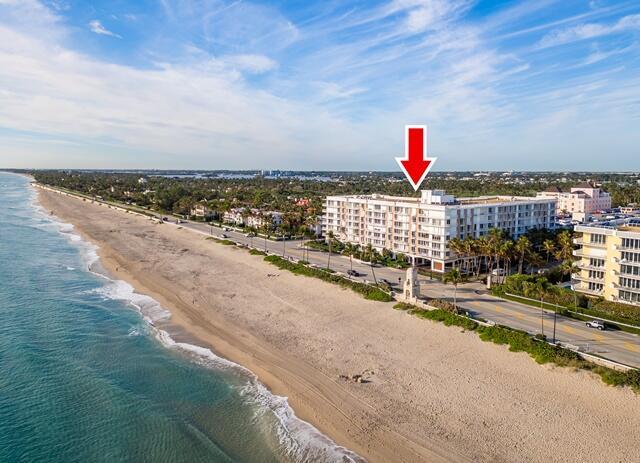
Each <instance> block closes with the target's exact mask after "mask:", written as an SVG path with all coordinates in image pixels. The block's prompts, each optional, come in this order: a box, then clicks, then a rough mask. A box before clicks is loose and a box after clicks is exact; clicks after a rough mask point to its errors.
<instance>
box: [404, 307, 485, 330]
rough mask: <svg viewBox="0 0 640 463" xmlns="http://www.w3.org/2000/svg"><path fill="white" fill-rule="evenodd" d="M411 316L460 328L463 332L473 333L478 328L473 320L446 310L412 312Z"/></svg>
mask: <svg viewBox="0 0 640 463" xmlns="http://www.w3.org/2000/svg"><path fill="white" fill-rule="evenodd" d="M413 314H414V315H416V316H417V317H420V318H426V319H427V320H433V321H437V322H442V323H444V324H445V325H446V326H451V325H454V326H461V327H462V328H464V329H465V330H469V331H473V330H475V329H476V328H478V324H477V323H476V322H474V321H473V320H471V319H469V318H466V317H462V316H460V315H456V314H454V313H451V312H449V311H447V310H443V309H435V310H420V309H417V310H414V311H413Z"/></svg>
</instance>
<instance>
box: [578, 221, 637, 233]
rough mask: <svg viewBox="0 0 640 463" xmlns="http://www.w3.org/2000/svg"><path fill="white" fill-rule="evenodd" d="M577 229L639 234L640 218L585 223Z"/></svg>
mask: <svg viewBox="0 0 640 463" xmlns="http://www.w3.org/2000/svg"><path fill="white" fill-rule="evenodd" d="M579 227H586V228H606V229H609V230H620V231H632V232H640V217H629V218H626V219H614V220H606V221H602V222H592V223H585V224H580V225H579Z"/></svg>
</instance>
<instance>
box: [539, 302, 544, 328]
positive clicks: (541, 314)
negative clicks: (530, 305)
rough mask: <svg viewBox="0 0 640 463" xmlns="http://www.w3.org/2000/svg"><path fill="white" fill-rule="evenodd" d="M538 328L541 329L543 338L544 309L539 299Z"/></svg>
mask: <svg viewBox="0 0 640 463" xmlns="http://www.w3.org/2000/svg"><path fill="white" fill-rule="evenodd" d="M540 326H541V327H542V336H544V307H543V305H542V299H540Z"/></svg>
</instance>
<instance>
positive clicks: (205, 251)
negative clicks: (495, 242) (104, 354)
mask: <svg viewBox="0 0 640 463" xmlns="http://www.w3.org/2000/svg"><path fill="white" fill-rule="evenodd" d="M39 197H40V201H41V203H42V205H43V207H45V208H46V209H47V210H50V211H53V212H54V213H55V215H56V216H58V217H59V218H61V219H62V220H64V221H66V222H69V223H72V224H74V225H75V226H76V228H77V230H78V231H79V232H80V233H81V234H82V235H83V236H84V238H85V239H87V240H89V241H91V242H93V243H94V244H96V245H97V246H98V247H99V254H100V257H101V259H102V263H103V265H104V267H105V268H106V269H107V270H108V271H109V272H110V273H112V274H113V275H114V276H115V277H117V278H120V279H123V280H126V281H128V282H129V283H131V284H132V285H133V286H134V287H135V288H136V290H137V291H139V292H141V293H145V294H148V295H150V296H152V297H154V298H155V299H157V300H158V301H159V302H160V303H161V304H162V305H163V306H164V307H165V308H167V309H168V310H170V311H171V313H172V318H171V321H170V323H169V324H168V325H167V326H166V327H165V328H167V329H168V330H169V331H171V332H172V333H174V335H175V336H177V337H182V338H183V339H185V338H186V339H189V340H191V342H194V343H196V344H200V345H203V346H208V347H210V348H211V349H212V350H213V351H214V352H216V353H217V354H218V355H220V356H222V357H225V358H228V359H229V360H232V361H234V362H237V363H239V364H242V365H244V366H245V367H247V368H249V369H250V370H252V371H253V372H254V373H256V374H257V375H258V377H259V378H260V380H261V381H262V382H263V383H264V384H266V385H267V387H269V389H270V390H271V391H273V392H274V393H276V394H278V395H283V396H287V397H288V398H289V402H290V404H291V406H292V407H293V408H294V410H295V411H296V414H297V415H298V416H299V417H301V418H302V419H304V420H306V421H309V422H311V423H312V424H313V425H315V426H316V427H317V428H318V429H320V430H321V431H322V432H324V433H325V434H327V435H328V436H330V437H331V438H332V439H334V440H335V441H336V442H337V443H339V444H340V445H343V446H345V447H347V448H349V449H351V450H353V451H355V452H357V453H359V454H361V455H362V456H364V457H365V458H367V459H369V460H370V461H374V462H391V461H394V462H396V461H406V462H419V461H429V462H439V461H487V462H488V461H492V462H493V461H505V462H513V461H528V462H550V461H557V462H585V461H624V462H630V461H640V457H639V456H638V455H639V454H638V450H637V443H638V442H640V397H638V396H636V395H635V394H634V393H633V392H632V391H630V390H628V389H616V388H612V387H609V386H606V385H604V384H603V383H602V382H601V381H600V380H599V379H598V378H595V377H593V376H592V375H591V374H590V373H586V372H582V371H578V372H576V371H573V370H571V369H564V368H556V367H553V366H548V365H547V366H540V365H537V364H536V363H535V362H533V360H531V359H530V358H529V357H528V355H526V354H523V353H519V354H516V353H511V352H509V351H508V350H507V349H506V347H504V346H497V345H494V344H489V343H483V342H482V341H480V340H479V338H478V337H477V336H476V335H475V334H473V333H468V332H463V331H461V330H460V329H459V328H451V327H445V326H443V325H441V324H437V323H432V322H429V321H426V320H420V319H417V318H415V317H412V316H410V315H408V314H406V313H404V312H400V311H396V310H393V309H392V305H393V304H392V303H379V302H372V301H366V300H364V299H362V298H361V297H360V296H358V295H357V294H355V293H353V292H351V291H348V290H344V289H341V288H338V287H336V286H334V285H331V284H328V283H325V282H322V281H319V280H315V279H311V278H306V277H302V276H295V275H292V274H289V273H287V272H285V271H280V270H278V269H277V268H275V267H273V266H271V265H269V264H267V263H265V262H264V261H263V260H262V258H261V257H260V256H251V255H249V254H248V252H247V251H246V250H243V249H238V248H235V247H232V246H224V245H221V244H218V243H215V242H212V241H207V240H206V239H205V237H204V236H202V235H198V234H196V233H193V232H190V231H188V230H184V229H178V228H177V227H174V226H171V225H167V224H164V225H159V224H154V223H153V222H151V221H150V220H148V219H145V218H143V217H139V216H136V215H132V214H125V213H123V212H120V211H116V210H113V209H108V208H107V207H105V206H98V205H96V204H91V203H90V202H83V201H81V200H79V199H77V198H72V197H67V196H62V195H59V194H55V193H51V192H47V191H40V192H39ZM116 269H117V270H116ZM367 370H369V371H372V372H373V373H371V374H370V375H369V376H368V379H369V381H368V382H366V383H363V384H357V383H351V382H346V381H343V380H341V379H339V376H340V375H352V374H356V373H362V372H364V371H367Z"/></svg>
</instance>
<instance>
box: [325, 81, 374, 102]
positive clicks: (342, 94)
mask: <svg viewBox="0 0 640 463" xmlns="http://www.w3.org/2000/svg"><path fill="white" fill-rule="evenodd" d="M315 85H316V87H318V89H319V90H320V98H321V99H327V100H333V99H343V98H350V97H352V96H355V95H359V94H360V93H364V92H366V91H367V89H366V88H363V87H349V88H347V87H343V86H342V85H340V84H337V83H335V82H315Z"/></svg>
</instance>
